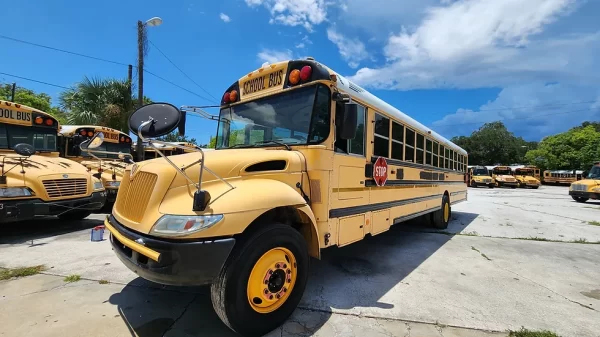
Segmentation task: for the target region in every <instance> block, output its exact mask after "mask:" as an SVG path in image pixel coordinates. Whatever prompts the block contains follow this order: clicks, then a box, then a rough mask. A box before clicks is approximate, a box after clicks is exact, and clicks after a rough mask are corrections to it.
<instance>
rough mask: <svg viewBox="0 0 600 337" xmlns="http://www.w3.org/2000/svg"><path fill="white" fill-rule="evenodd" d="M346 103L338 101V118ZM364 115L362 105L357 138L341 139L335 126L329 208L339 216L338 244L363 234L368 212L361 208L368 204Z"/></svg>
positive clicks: (350, 241)
mask: <svg viewBox="0 0 600 337" xmlns="http://www.w3.org/2000/svg"><path fill="white" fill-rule="evenodd" d="M343 104H344V103H340V102H338V103H336V121H337V117H338V112H339V111H340V110H341V109H343ZM365 115H366V109H365V108H364V107H363V106H360V105H359V106H358V116H357V121H358V122H357V130H356V136H355V137H354V139H350V140H342V139H340V136H339V135H340V134H339V129H337V128H336V141H335V144H334V156H333V174H332V181H331V187H332V194H331V196H332V198H331V204H330V208H331V210H332V212H331V214H332V217H335V218H338V220H337V223H338V229H337V242H338V245H339V246H341V245H345V244H349V243H352V242H355V241H358V240H361V239H362V238H363V237H364V225H365V215H364V212H361V211H360V210H359V207H360V206H364V205H367V204H368V203H369V193H368V191H367V189H366V188H365V165H366V163H367V159H366V150H365V117H366V116H365Z"/></svg>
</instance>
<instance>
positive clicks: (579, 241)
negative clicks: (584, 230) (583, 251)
mask: <svg viewBox="0 0 600 337" xmlns="http://www.w3.org/2000/svg"><path fill="white" fill-rule="evenodd" d="M570 242H572V243H588V240H587V239H586V238H579V239H577V240H573V241H570Z"/></svg>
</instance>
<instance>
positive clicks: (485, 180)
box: [483, 179, 492, 183]
mask: <svg viewBox="0 0 600 337" xmlns="http://www.w3.org/2000/svg"><path fill="white" fill-rule="evenodd" d="M483 182H484V183H491V182H492V179H483Z"/></svg>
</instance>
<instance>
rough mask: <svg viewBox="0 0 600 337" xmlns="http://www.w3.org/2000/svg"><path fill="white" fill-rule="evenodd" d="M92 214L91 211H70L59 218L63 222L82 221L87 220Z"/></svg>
mask: <svg viewBox="0 0 600 337" xmlns="http://www.w3.org/2000/svg"><path fill="white" fill-rule="evenodd" d="M90 214H92V212H90V211H70V212H67V213H63V214H61V215H59V216H58V218H59V219H61V220H81V219H84V218H87V217H88V216H89V215H90Z"/></svg>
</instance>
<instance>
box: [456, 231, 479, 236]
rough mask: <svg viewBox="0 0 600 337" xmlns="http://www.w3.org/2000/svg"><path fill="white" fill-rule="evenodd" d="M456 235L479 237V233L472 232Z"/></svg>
mask: <svg viewBox="0 0 600 337" xmlns="http://www.w3.org/2000/svg"><path fill="white" fill-rule="evenodd" d="M458 235H464V236H479V233H477V232H475V231H472V232H460V233H458Z"/></svg>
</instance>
